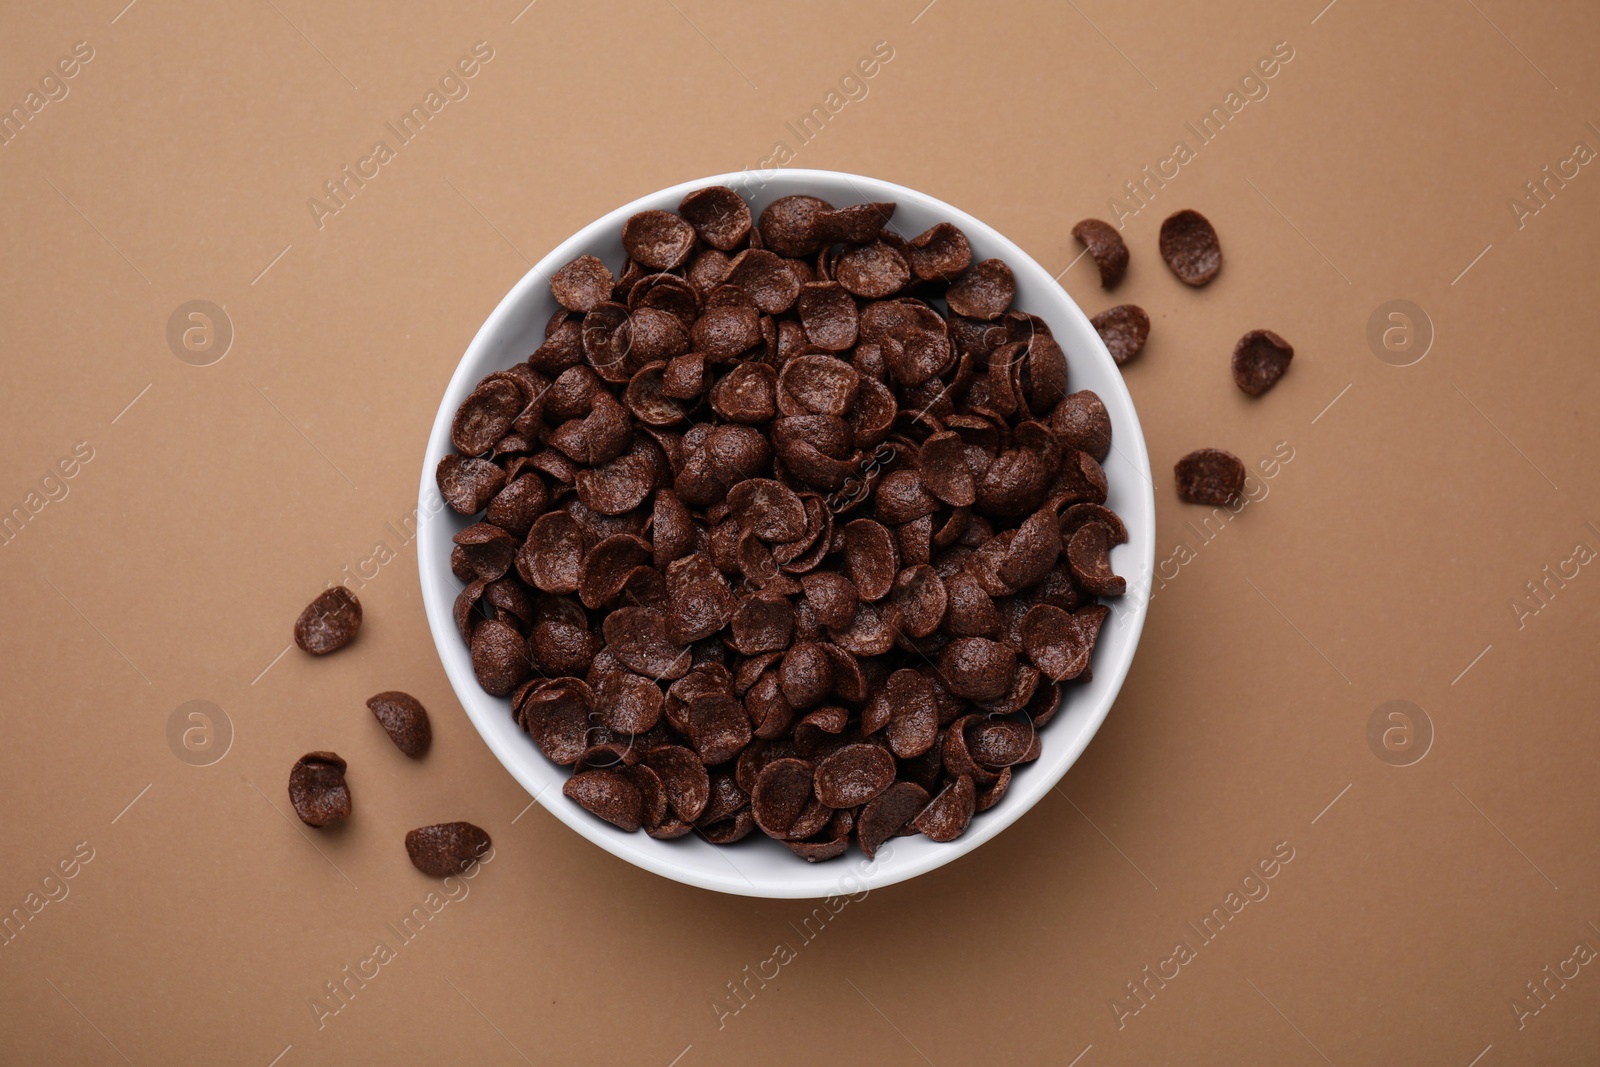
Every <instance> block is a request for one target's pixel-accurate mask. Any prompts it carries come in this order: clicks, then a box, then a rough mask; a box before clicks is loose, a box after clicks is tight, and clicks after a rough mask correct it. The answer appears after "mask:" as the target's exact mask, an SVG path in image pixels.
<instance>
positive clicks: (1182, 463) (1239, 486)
mask: <svg viewBox="0 0 1600 1067" xmlns="http://www.w3.org/2000/svg"><path fill="white" fill-rule="evenodd" d="M1173 477H1174V478H1175V479H1176V480H1177V483H1178V496H1179V497H1180V498H1181V499H1183V500H1185V501H1187V502H1188V503H1190V504H1209V505H1212V506H1214V507H1221V506H1223V505H1227V504H1232V503H1233V502H1234V501H1236V500H1239V499H1240V498H1241V494H1243V492H1244V478H1245V469H1244V464H1243V463H1242V462H1240V460H1239V457H1238V456H1236V455H1234V454H1233V453H1232V452H1225V451H1223V450H1222V449H1220V448H1197V449H1195V450H1194V451H1193V452H1190V453H1189V454H1188V455H1187V456H1184V457H1183V458H1182V459H1180V460H1178V462H1177V464H1176V465H1174V467H1173Z"/></svg>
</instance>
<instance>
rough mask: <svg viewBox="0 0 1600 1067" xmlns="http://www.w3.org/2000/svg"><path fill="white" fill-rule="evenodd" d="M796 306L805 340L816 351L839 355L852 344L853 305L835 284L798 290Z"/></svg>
mask: <svg viewBox="0 0 1600 1067" xmlns="http://www.w3.org/2000/svg"><path fill="white" fill-rule="evenodd" d="M796 306H797V310H798V311H799V313H800V325H801V326H802V327H803V328H804V329H805V331H806V339H807V340H808V341H810V342H811V343H812V344H814V345H816V346H817V347H818V348H823V349H826V350H828V351H829V352H842V351H844V350H845V349H847V348H849V347H850V346H851V345H853V344H855V343H856V333H857V319H856V302H855V299H854V298H853V297H851V295H850V294H849V293H848V292H846V291H845V289H844V287H843V286H841V285H840V284H839V283H838V282H809V283H807V284H806V285H804V286H801V289H800V297H799V300H798V301H797V304H796Z"/></svg>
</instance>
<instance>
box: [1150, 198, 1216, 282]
mask: <svg viewBox="0 0 1600 1067" xmlns="http://www.w3.org/2000/svg"><path fill="white" fill-rule="evenodd" d="M1161 258H1162V259H1163V260H1165V261H1166V264H1167V266H1168V267H1169V268H1171V270H1172V273H1173V274H1175V275H1177V277H1178V280H1179V281H1180V282H1182V283H1183V284H1185V285H1204V284H1206V283H1207V282H1209V281H1210V280H1211V279H1212V278H1215V277H1216V276H1217V271H1219V270H1221V269H1222V245H1221V243H1219V242H1218V241H1217V231H1216V230H1214V229H1212V228H1211V223H1210V222H1209V221H1208V220H1207V219H1206V217H1205V216H1204V215H1202V214H1200V212H1198V211H1190V210H1188V209H1185V210H1183V211H1179V212H1178V213H1176V214H1174V215H1169V216H1168V217H1167V219H1166V220H1165V221H1164V222H1162V224H1161Z"/></svg>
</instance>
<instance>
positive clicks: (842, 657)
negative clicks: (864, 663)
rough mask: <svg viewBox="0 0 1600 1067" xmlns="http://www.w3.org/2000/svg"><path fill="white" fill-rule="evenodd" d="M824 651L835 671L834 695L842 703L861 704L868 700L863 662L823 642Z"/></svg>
mask: <svg viewBox="0 0 1600 1067" xmlns="http://www.w3.org/2000/svg"><path fill="white" fill-rule="evenodd" d="M822 651H824V653H826V654H827V661H829V664H830V665H832V669H834V694H835V696H837V697H838V699H842V701H848V702H851V704H861V702H862V701H866V699H867V677H866V673H862V670H861V662H859V661H858V659H856V657H854V656H853V654H850V653H848V651H845V649H843V648H840V646H837V645H832V643H827V641H822Z"/></svg>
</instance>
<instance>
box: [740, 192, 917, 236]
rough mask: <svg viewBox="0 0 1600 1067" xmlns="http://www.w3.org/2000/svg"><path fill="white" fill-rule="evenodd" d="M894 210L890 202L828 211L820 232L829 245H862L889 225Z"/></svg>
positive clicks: (824, 216) (823, 217)
mask: <svg viewBox="0 0 1600 1067" xmlns="http://www.w3.org/2000/svg"><path fill="white" fill-rule="evenodd" d="M894 209H895V205H894V203H893V202H892V201H887V202H883V203H868V204H851V205H850V206H849V207H842V208H837V209H830V210H828V211H826V212H824V213H823V216H822V222H821V230H822V233H823V235H824V236H825V237H826V239H827V241H828V243H830V244H831V243H833V242H835V241H842V242H844V243H845V244H852V245H858V244H864V243H865V242H867V241H870V240H872V239H873V238H874V237H876V236H877V235H878V234H879V233H881V232H882V231H883V229H884V227H886V226H888V225H889V220H890V219H891V218H893V217H894ZM763 217H765V216H763Z"/></svg>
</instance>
